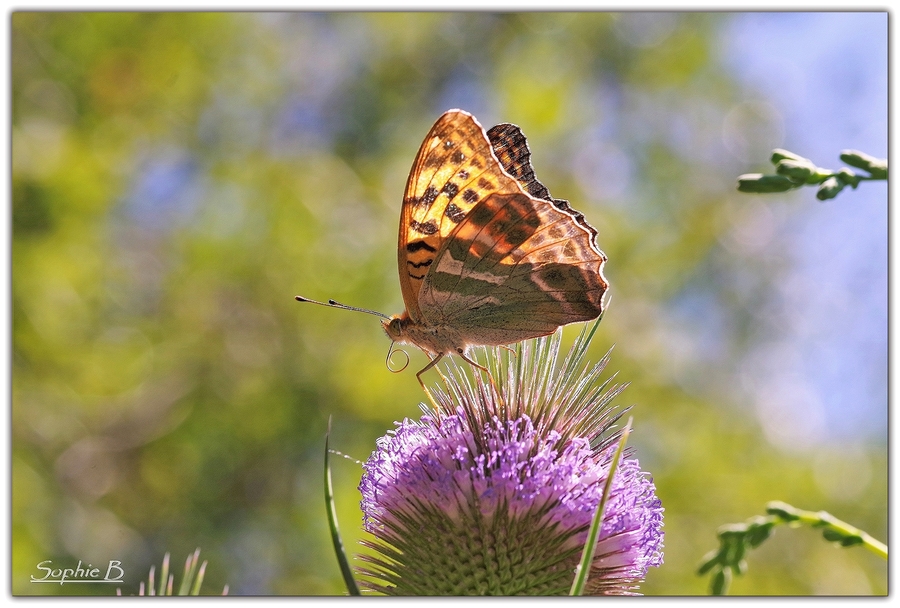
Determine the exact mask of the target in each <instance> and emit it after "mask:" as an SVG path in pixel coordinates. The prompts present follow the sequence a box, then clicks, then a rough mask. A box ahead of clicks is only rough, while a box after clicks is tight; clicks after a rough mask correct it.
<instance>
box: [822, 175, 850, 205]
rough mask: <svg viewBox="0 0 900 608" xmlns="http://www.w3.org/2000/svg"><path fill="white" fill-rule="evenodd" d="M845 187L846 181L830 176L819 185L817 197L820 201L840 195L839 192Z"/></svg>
mask: <svg viewBox="0 0 900 608" xmlns="http://www.w3.org/2000/svg"><path fill="white" fill-rule="evenodd" d="M843 189H844V182H842V181H841V180H839V179H838V178H836V177H829V178H828V179H826V180H825V181H824V182H822V185H821V186H819V191H818V192H816V198H817V199H819V200H820V201H826V200H828V199H830V198H834V197H836V196H837V195H838V193H839V192H840V191H841V190H843Z"/></svg>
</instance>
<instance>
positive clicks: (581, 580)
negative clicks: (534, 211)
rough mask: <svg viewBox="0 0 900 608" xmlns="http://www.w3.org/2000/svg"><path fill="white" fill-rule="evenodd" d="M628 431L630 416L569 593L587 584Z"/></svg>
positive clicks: (577, 591)
mask: <svg viewBox="0 0 900 608" xmlns="http://www.w3.org/2000/svg"><path fill="white" fill-rule="evenodd" d="M630 433H631V418H628V423H627V424H626V425H625V428H624V429H623V430H622V437H621V438H620V439H619V447H617V448H616V453H615V454H614V455H613V459H612V462H611V463H610V465H609V475H607V476H606V483H605V484H604V486H603V495H602V496H601V497H600V504H598V505H597V510H596V511H594V519H593V520H592V521H591V528H590V530H589V531H588V537H587V541H586V542H585V543H584V550H583V551H582V552H581V563H580V564H578V566H577V567H576V568H575V580H573V581H572V588H571V589H570V590H569V595H582V594H583V593H584V586H585V585H586V584H587V580H588V575H589V574H590V571H591V564H592V563H593V562H594V552H595V551H596V550H597V538H598V537H599V536H600V527H601V526H602V525H603V511H604V510H605V509H606V502H607V500H608V499H609V492H610V490H611V489H612V481H613V477H615V474H616V469H617V468H618V466H619V460H620V459H621V458H622V452H623V451H624V450H625V443H626V442H627V441H628V435H629V434H630Z"/></svg>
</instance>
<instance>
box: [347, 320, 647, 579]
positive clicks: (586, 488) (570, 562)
mask: <svg viewBox="0 0 900 608" xmlns="http://www.w3.org/2000/svg"><path fill="white" fill-rule="evenodd" d="M587 340H589V338H585V337H584V334H583V335H582V338H580V339H579V342H577V343H576V345H575V346H573V352H570V354H569V357H567V359H566V361H565V362H564V364H563V365H562V366H561V367H560V368H558V369H557V368H556V365H555V364H556V359H557V357H556V354H557V352H558V347H559V334H558V333H557V334H554V336H553V337H551V338H546V339H540V340H538V341H533V342H530V343H525V345H523V346H517V352H516V354H515V356H512V357H511V356H510V355H509V354H505V353H502V352H499V349H496V350H495V351H494V353H493V354H494V357H493V360H492V362H493V365H492V369H491V377H492V378H494V379H495V380H498V381H499V382H498V383H497V384H496V385H494V384H493V383H491V382H486V381H484V380H483V379H482V378H480V377H479V378H478V379H477V380H476V382H475V383H474V384H473V383H472V382H471V381H469V380H468V378H467V377H466V376H465V374H464V373H463V372H462V370H461V369H459V368H451V369H449V370H448V371H449V377H448V378H446V384H447V388H448V391H447V393H443V392H441V393H438V394H437V395H436V397H437V399H436V401H437V404H438V409H437V411H435V412H430V413H427V414H425V415H424V416H423V417H422V418H421V419H420V420H419V421H410V420H404V421H403V422H402V423H399V424H398V425H397V428H396V429H395V430H394V431H393V432H389V434H388V435H386V436H384V437H382V438H381V439H380V440H379V441H378V442H377V447H376V450H375V452H373V454H372V456H371V457H370V458H369V460H368V461H367V462H366V464H365V474H364V475H363V478H362V481H361V483H360V492H361V493H362V497H363V498H362V509H363V513H364V526H365V529H366V531H367V532H369V533H370V534H371V535H372V539H371V540H367V541H364V544H365V545H366V546H368V547H370V548H371V549H373V550H374V554H373V555H360V556H359V557H360V559H361V560H363V561H365V562H367V566H366V567H364V568H360V569H359V571H360V573H361V574H363V575H364V576H365V578H366V580H364V581H363V585H364V586H366V587H368V588H369V589H372V590H375V591H380V592H382V593H387V594H392V595H393V594H396V595H519V594H524V595H551V594H565V593H568V591H569V589H570V587H571V585H572V580H573V577H574V570H575V567H576V565H577V564H578V562H579V560H580V559H581V553H582V549H583V547H584V543H585V542H586V540H587V535H588V528H589V527H590V523H591V519H592V517H593V515H594V512H595V511H596V509H597V505H598V504H599V502H600V499H601V496H602V493H603V486H604V484H605V482H606V478H607V476H608V473H609V470H610V464H611V460H612V457H613V454H614V452H615V447H616V446H615V443H616V439H617V435H616V434H615V433H608V431H609V430H610V427H611V426H612V424H613V423H614V422H615V421H616V420H617V418H618V416H619V415H621V414H615V413H614V412H613V411H612V409H611V408H610V406H609V402H610V401H611V399H612V398H613V397H614V396H615V395H616V394H618V392H619V391H620V390H621V388H622V387H619V386H614V387H612V388H610V389H608V390H606V391H605V392H604V390H603V389H604V388H605V386H606V385H605V384H604V385H601V386H600V388H599V389H596V388H594V389H592V388H591V386H593V384H594V383H593V381H594V380H596V378H597V377H598V376H599V373H600V371H602V369H603V366H604V365H605V363H606V361H607V359H606V358H604V360H603V361H601V363H600V364H598V365H596V366H594V367H593V368H591V369H587V368H584V369H581V370H580V372H576V373H572V371H573V369H575V368H576V367H579V366H580V361H581V358H582V357H583V356H584V349H583V348H582V349H581V351H580V354H579V353H577V352H575V350H576V348H579V344H580V343H581V346H582V347H583V346H586V342H587ZM573 353H574V354H573ZM521 370H530V371H529V374H530V375H528V376H525V375H524V374H523V373H522V372H521ZM534 378H542V379H543V380H535V379H534ZM586 381H587V382H586ZM495 386H496V390H495V389H494V387H495ZM586 410H590V411H587V412H586ZM604 434H606V436H602V435H604ZM662 511H663V509H662V506H661V503H660V500H659V499H658V498H657V497H656V495H655V488H654V486H653V482H652V480H651V479H650V478H649V477H648V476H647V474H645V473H643V472H642V471H641V470H640V467H639V465H638V462H637V460H636V459H634V458H632V457H630V455H629V454H628V451H627V450H626V455H625V456H624V457H623V458H622V460H621V461H620V463H619V466H618V469H617V471H616V474H615V476H614V478H613V483H612V487H611V491H610V495H609V498H608V501H607V503H606V509H605V512H604V513H605V514H604V519H603V523H602V526H601V528H600V535H599V539H598V542H597V548H596V552H595V557H594V560H593V563H592V567H591V571H590V576H589V578H588V584H587V588H586V591H587V592H588V593H606V594H631V593H634V590H635V589H636V588H637V584H638V583H640V582H641V581H642V580H643V578H644V576H645V575H646V573H647V569H648V568H649V567H650V566H659V565H660V564H661V563H662V552H661V549H662V539H663V534H662V529H661V528H662Z"/></svg>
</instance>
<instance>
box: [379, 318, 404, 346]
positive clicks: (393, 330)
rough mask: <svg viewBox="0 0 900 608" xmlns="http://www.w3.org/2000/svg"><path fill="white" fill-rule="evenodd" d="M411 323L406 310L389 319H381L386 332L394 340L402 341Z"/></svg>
mask: <svg viewBox="0 0 900 608" xmlns="http://www.w3.org/2000/svg"><path fill="white" fill-rule="evenodd" d="M408 323H409V315H407V314H406V313H405V312H404V313H403V314H402V315H394V316H393V317H391V318H389V319H382V320H381V327H382V328H384V333H386V334H387V337H388V338H390V339H391V340H392V341H394V342H402V341H403V339H404V337H405V336H404V334H405V333H406V326H407V324H408Z"/></svg>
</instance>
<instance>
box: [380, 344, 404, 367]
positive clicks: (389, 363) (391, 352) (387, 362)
mask: <svg viewBox="0 0 900 608" xmlns="http://www.w3.org/2000/svg"><path fill="white" fill-rule="evenodd" d="M394 353H403V356H404V357H406V362H405V363H404V364H403V367H401V368H399V369H395V368H394V367H393V362H392V361H391V359H393V357H394ZM384 365H385V366H386V367H387V368H388V370H390V371H391V372H393V373H395V374H399V373H400V372H402V371H403V370H405V369H406V368H407V367H408V366H409V354H408V353H407V352H406V351H405V350H403V349H402V348H398V349H397V350H394V342H391V347H390V348H389V349H388V354H387V358H386V359H385V360H384Z"/></svg>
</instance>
